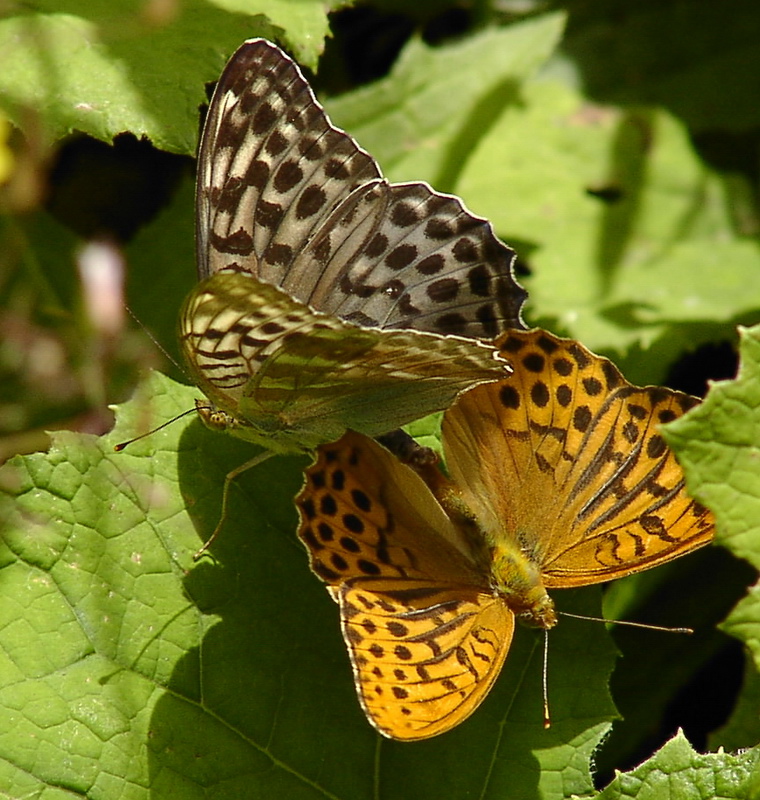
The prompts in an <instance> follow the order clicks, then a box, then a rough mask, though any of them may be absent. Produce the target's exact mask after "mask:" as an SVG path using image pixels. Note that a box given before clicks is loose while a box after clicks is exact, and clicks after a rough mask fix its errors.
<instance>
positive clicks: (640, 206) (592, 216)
mask: <svg viewBox="0 0 760 800" xmlns="http://www.w3.org/2000/svg"><path fill="white" fill-rule="evenodd" d="M521 99H522V101H523V102H522V104H521V105H520V106H512V107H510V108H507V109H505V111H504V113H502V115H501V116H500V118H499V119H498V121H497V122H496V124H495V125H494V126H493V127H492V129H491V130H490V131H489V133H488V136H486V137H485V138H484V139H483V141H482V142H481V143H480V146H479V148H478V150H477V151H476V152H475V153H474V154H473V155H472V157H471V158H470V160H469V162H468V164H467V166H466V168H465V169H464V172H463V175H462V180H461V182H460V184H459V185H458V187H457V189H458V191H461V192H462V194H463V195H464V196H465V197H466V198H467V199H468V202H470V203H471V204H472V205H473V206H475V207H476V208H477V209H478V210H480V211H481V212H482V213H484V215H485V216H487V217H488V218H489V219H491V221H492V222H493V224H494V226H495V228H496V230H497V231H498V232H499V233H500V234H501V235H502V237H503V238H504V239H505V240H506V241H513V242H516V243H518V252H520V253H521V255H523V256H524V257H525V258H526V259H527V260H528V263H529V265H530V268H531V270H532V272H533V276H532V278H531V279H530V280H528V281H526V285H527V287H528V289H529V292H530V303H529V310H528V313H527V317H528V318H529V319H530V320H531V321H532V322H542V323H544V324H545V326H546V327H549V328H556V327H557V326H558V327H559V329H560V330H562V331H564V332H567V333H569V334H570V335H572V336H574V337H576V338H578V339H580V340H581V341H582V342H583V343H584V344H585V345H586V346H588V347H590V348H591V349H592V350H597V351H599V350H602V349H607V350H610V349H615V350H618V351H625V350H627V349H628V348H630V347H631V346H632V345H634V344H640V345H642V346H644V347H647V346H651V345H653V344H654V343H659V342H660V341H662V343H663V344H662V346H661V350H660V352H658V353H657V357H658V358H659V364H660V367H659V370H658V369H657V368H656V366H655V365H656V364H657V361H656V360H655V359H654V358H652V359H651V360H649V361H647V363H646V367H647V370H646V371H644V370H642V369H641V367H640V365H637V364H636V363H635V362H632V363H631V364H630V365H624V371H625V372H626V375H627V377H629V379H630V380H633V381H635V382H639V383H641V382H656V381H658V380H661V379H662V377H663V372H662V370H663V367H664V366H665V365H667V363H668V362H670V361H672V360H674V358H675V357H676V356H677V355H678V354H679V353H680V352H681V350H682V349H684V348H689V347H693V346H695V344H698V343H699V342H701V341H705V340H707V339H710V338H713V339H714V338H715V337H716V335H721V334H722V335H723V336H731V335H732V325H731V324H730V322H727V323H726V324H725V325H724V326H722V327H719V326H718V325H717V323H715V320H720V319H723V320H731V319H737V318H738V317H740V316H741V315H742V314H744V315H749V314H751V313H753V312H756V310H757V307H758V302H757V299H756V298H755V297H753V296H752V295H751V293H749V294H748V293H747V292H746V286H747V285H748V282H750V281H751V280H753V278H754V274H755V270H756V261H757V248H756V244H755V242H754V241H751V240H746V239H742V238H741V237H737V236H736V233H735V231H734V226H733V220H732V218H731V213H730V209H729V207H728V204H727V202H726V196H725V190H724V187H723V186H722V183H721V179H720V177H719V176H718V175H716V174H715V173H713V172H712V171H711V170H709V169H708V168H707V167H705V165H704V164H703V163H701V162H700V161H699V160H698V159H697V158H696V156H695V153H694V151H693V148H692V146H691V144H690V142H689V140H688V137H687V135H686V131H685V130H684V129H683V127H682V126H681V125H680V124H679V123H678V122H677V121H676V120H674V119H673V118H672V117H669V116H668V115H667V114H665V113H663V112H661V111H655V110H651V109H650V110H647V109H640V110H627V111H626V110H619V109H614V108H600V107H595V106H592V105H590V104H589V102H588V101H587V99H586V98H584V97H583V95H581V94H580V93H578V92H577V91H575V90H574V89H571V88H569V87H568V86H566V85H563V84H562V83H560V82H558V81H556V80H550V79H548V78H536V79H534V80H532V81H529V82H527V83H526V84H525V85H524V86H523V88H522V92H521ZM505 187H509V190H508V191H505ZM605 193H608V194H610V195H611V197H609V198H608V197H607V194H605ZM519 243H523V244H522V247H521V246H520V245H519ZM728 263H730V264H731V270H730V271H727V270H725V269H721V264H728ZM687 287H688V288H687ZM637 366H639V369H638V370H637V369H636V367H637Z"/></svg>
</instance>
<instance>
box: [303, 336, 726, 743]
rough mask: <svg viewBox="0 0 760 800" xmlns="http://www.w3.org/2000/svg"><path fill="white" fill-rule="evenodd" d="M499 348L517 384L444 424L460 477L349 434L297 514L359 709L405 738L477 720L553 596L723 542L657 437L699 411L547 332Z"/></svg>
mask: <svg viewBox="0 0 760 800" xmlns="http://www.w3.org/2000/svg"><path fill="white" fill-rule="evenodd" d="M498 344H499V346H500V348H501V350H502V352H504V353H509V354H510V355H511V357H512V358H513V359H514V364H515V373H514V375H513V376H512V377H511V378H509V379H507V380H505V381H503V382H502V383H500V384H487V385H484V386H480V387H477V388H475V389H473V390H472V391H470V392H468V393H466V394H464V395H463V396H462V397H461V398H460V400H459V401H458V402H457V404H456V405H454V406H453V407H452V408H451V409H449V410H448V411H447V412H446V413H445V414H444V419H443V426H442V441H443V446H444V453H445V455H446V463H447V466H448V470H449V472H450V475H451V480H449V479H447V478H445V477H443V476H442V475H441V474H440V473H439V472H438V471H437V470H435V469H434V468H432V467H431V466H430V464H423V465H422V466H421V467H419V468H418V472H415V471H414V470H412V469H410V468H409V467H407V466H405V465H403V464H401V463H399V462H398V460H397V459H395V458H394V457H393V456H392V455H391V454H390V453H388V452H387V451H385V450H384V449H383V448H381V447H380V446H379V445H378V444H377V443H375V442H374V441H372V440H369V439H366V438H364V437H362V436H360V435H358V434H356V433H353V432H349V433H347V434H345V435H344V436H343V438H342V439H341V440H340V441H338V442H335V443H333V444H328V445H324V446H322V447H320V448H319V450H318V457H317V460H316V463H315V464H314V465H313V466H312V467H310V468H309V469H308V470H307V472H306V482H305V485H304V488H303V490H302V492H301V494H300V495H299V496H298V498H297V499H296V502H297V506H298V508H299V512H300V515H301V526H300V528H299V536H300V538H301V540H302V542H303V543H304V545H305V546H306V548H307V550H308V552H309V558H310V563H311V567H312V570H313V571H314V572H315V573H316V574H317V575H318V576H319V577H320V578H321V579H322V580H323V581H325V582H326V583H327V584H328V588H329V590H330V593H331V595H332V597H333V598H334V599H335V600H336V601H337V602H338V604H339V606H340V615H341V625H342V630H343V636H344V639H345V642H346V645H347V647H348V651H349V655H350V658H351V663H352V666H353V671H354V679H355V683H356V689H357V693H358V695H359V699H360V702H361V704H362V708H363V709H364V711H365V714H366V715H367V718H368V719H369V720H370V722H371V723H372V724H373V725H374V726H375V728H376V729H377V730H378V731H379V732H380V733H382V734H383V735H385V736H388V737H391V738H394V739H399V740H403V741H411V740H415V739H424V738H428V737H430V736H435V735H437V734H439V733H443V732H445V731H447V730H449V729H450V728H452V727H454V726H455V725H457V724H459V723H460V722H462V720H464V719H465V718H466V717H467V716H469V715H470V714H471V713H472V712H473V711H474V710H475V708H477V706H478V705H479V704H480V702H481V701H482V700H483V698H484V697H485V695H486V694H487V692H488V691H489V689H490V687H491V686H492V684H493V682H494V681H495V680H496V677H497V675H498V673H499V671H500V670H501V667H502V665H503V663H504V661H505V659H506V657H507V653H508V651H509V647H510V644H511V641H512V636H513V632H514V627H515V622H516V620H519V621H521V622H524V623H526V624H528V625H530V626H533V627H538V628H543V629H550V628H552V627H553V626H554V625H555V624H556V623H557V614H556V611H555V609H554V604H553V601H552V599H551V598H550V597H549V595H548V593H547V590H550V589H554V588H565V587H573V586H584V585H590V584H594V583H600V582H602V581H606V580H611V579H614V578H617V577H622V576H624V575H630V574H632V573H635V572H639V571H641V570H643V569H647V568H649V567H652V566H656V565H657V564H662V563H665V562H667V561H669V560H671V559H673V558H676V557H678V556H680V555H683V554H684V553H686V552H689V551H691V550H693V549H695V548H697V547H700V546H702V545H704V544H706V543H707V542H709V541H710V539H711V538H712V535H713V529H714V521H713V518H712V516H711V514H710V513H709V512H708V511H707V509H705V508H704V507H702V506H701V505H700V504H699V503H697V502H695V501H694V500H692V499H691V498H689V497H688V495H687V494H686V492H685V490H684V478H683V473H682V471H681V469H680V467H679V466H678V463H677V461H676V460H675V457H674V456H673V454H672V453H671V452H670V451H669V450H668V449H667V447H665V446H664V441H663V439H662V437H661V434H660V433H659V424H661V423H663V422H668V421H670V420H671V419H674V418H675V417H677V416H679V415H680V414H682V413H683V412H684V411H685V410H687V409H688V408H689V407H691V406H692V405H694V403H695V402H697V401H696V400H695V399H694V398H690V397H688V396H686V395H683V394H681V393H679V392H673V391H671V390H667V389H659V388H655V387H647V388H644V389H639V388H637V387H633V386H631V385H630V384H628V383H627V382H626V381H625V379H624V378H623V377H622V375H620V373H619V372H618V371H617V370H616V369H615V368H614V367H613V366H612V364H611V363H610V362H609V361H607V360H606V359H602V358H599V357H598V356H595V355H593V354H592V353H589V351H587V350H586V349H585V348H583V347H582V346H581V345H579V344H578V343H577V342H572V341H571V340H566V339H559V338H558V337H555V336H552V335H551V334H548V333H546V332H543V331H527V332H510V333H509V334H506V335H505V336H503V337H502V338H501V339H500V340H499V341H498Z"/></svg>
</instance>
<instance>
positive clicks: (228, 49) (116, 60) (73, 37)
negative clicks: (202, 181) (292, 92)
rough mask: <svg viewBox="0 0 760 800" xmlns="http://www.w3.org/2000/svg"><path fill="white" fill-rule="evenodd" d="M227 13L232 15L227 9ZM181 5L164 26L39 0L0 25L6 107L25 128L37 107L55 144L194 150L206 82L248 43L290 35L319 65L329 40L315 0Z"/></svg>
mask: <svg viewBox="0 0 760 800" xmlns="http://www.w3.org/2000/svg"><path fill="white" fill-rule="evenodd" d="M225 7H226V8H227V10H224V9H225ZM251 11H252V9H251V5H250V3H245V2H238V3H232V2H228V3H218V4H216V6H215V5H212V4H206V3H199V2H193V3H182V4H178V5H177V6H176V10H175V12H174V13H173V14H171V13H170V15H169V17H168V18H166V19H154V18H152V17H151V16H150V14H151V4H144V5H143V6H138V5H135V4H134V3H130V2H126V0H119V2H105V0H97V2H90V3H79V4H74V6H72V8H71V11H70V12H69V13H64V12H62V11H61V7H60V4H59V3H56V2H48V3H45V2H43V3H38V4H37V5H36V10H35V12H34V13H28V11H27V10H26V9H24V10H23V11H22V12H21V13H17V14H15V15H6V17H5V18H4V19H2V20H0V49H1V50H2V52H3V70H2V74H0V106H1V107H2V108H3V109H4V110H5V112H6V113H7V114H8V116H9V118H10V119H11V120H12V121H13V122H14V123H15V124H16V125H18V126H20V127H26V126H28V121H29V110H30V109H34V112H35V114H36V115H38V119H39V120H40V121H41V122H42V124H43V125H44V128H45V130H46V131H47V133H48V136H49V137H50V138H52V139H53V140H55V139H59V138H62V137H63V136H65V135H67V134H68V133H71V132H72V131H75V130H76V131H83V132H84V133H88V134H90V135H91V136H94V137H95V138H97V139H102V140H104V141H110V140H111V139H113V137H114V136H116V135H117V134H119V133H123V132H124V131H130V132H131V133H133V134H134V135H135V136H137V137H138V138H139V137H142V136H147V137H148V138H149V139H150V140H151V141H152V142H153V144H155V146H156V147H159V148H162V149H164V150H169V151H171V152H175V153H194V152H195V149H196V138H197V133H198V109H199V107H200V105H201V104H202V103H204V102H205V101H206V97H205V94H204V91H203V90H204V83H207V82H211V81H213V80H216V79H217V78H218V77H219V73H220V72H221V70H222V67H223V66H224V63H225V60H226V59H227V58H228V57H229V55H230V54H231V53H232V52H233V50H234V49H235V48H236V47H237V46H238V45H239V44H240V41H241V39H242V38H244V37H247V38H251V37H254V36H266V37H268V38H270V39H277V38H283V31H284V30H285V29H287V30H288V32H289V33H288V39H287V41H288V42H290V43H291V44H293V45H295V50H296V53H297V55H299V56H300V57H301V59H302V60H303V61H305V62H306V63H308V64H311V65H312V66H314V65H315V63H316V59H317V56H318V55H319V53H320V52H321V49H322V48H321V45H322V42H323V40H324V37H325V36H326V35H327V32H328V28H327V18H326V16H325V11H326V9H325V4H324V3H322V2H317V0H313V2H310V0H300V1H299V2H298V3H292V2H286V0H269V1H268V2H264V3H258V4H257V5H256V8H255V11H256V13H251Z"/></svg>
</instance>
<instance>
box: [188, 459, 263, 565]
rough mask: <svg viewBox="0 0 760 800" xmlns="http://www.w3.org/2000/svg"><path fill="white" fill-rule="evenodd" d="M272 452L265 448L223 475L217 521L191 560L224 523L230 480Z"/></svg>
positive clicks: (205, 546)
mask: <svg viewBox="0 0 760 800" xmlns="http://www.w3.org/2000/svg"><path fill="white" fill-rule="evenodd" d="M273 455H274V453H273V452H272V451H271V450H265V451H264V452H263V453H259V454H258V455H257V456H254V457H253V458H251V459H249V460H248V461H246V462H245V463H244V464H241V465H240V466H239V467H235V469H233V470H231V471H230V472H228V473H227V474H226V475H225V477H224V488H223V489H222V513H221V516H220V517H219V522H217V523H216V527H215V528H214V531H213V533H212V534H211V536H209V537H208V539H206V541H205V542H204V543H203V546H202V547H201V548H200V550H198V551H197V552H196V553H195V554H194V555H193V561H197V560H198V559H199V558H200V557H201V556H202V555H203V554H204V553H205V552H207V550H208V549H209V547H211V544H212V543H213V541H214V540H215V539H216V537H217V536H218V535H219V532H220V531H221V529H222V525H224V521H225V520H226V519H227V503H228V501H229V496H230V487H231V486H232V481H234V480H235V478H237V477H238V476H239V475H242V474H243V473H244V472H247V471H248V470H249V469H253V467H257V466H258V465H259V464H263V463H264V461H266V460H267V459H268V458H271V456H273Z"/></svg>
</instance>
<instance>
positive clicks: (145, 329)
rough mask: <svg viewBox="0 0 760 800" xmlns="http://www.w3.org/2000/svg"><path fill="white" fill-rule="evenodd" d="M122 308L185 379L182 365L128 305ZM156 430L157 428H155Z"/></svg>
mask: <svg viewBox="0 0 760 800" xmlns="http://www.w3.org/2000/svg"><path fill="white" fill-rule="evenodd" d="M124 308H126V309H127V313H128V314H129V316H130V317H132V319H133V320H134V321H135V323H136V325H137V326H138V327H139V328H140V329H141V330H142V332H143V333H144V334H145V335H146V336H147V337H148V338H149V339H150V340H151V342H153V344H154V345H155V346H156V349H157V350H159V351H160V352H161V353H163V355H164V358H166V360H167V361H169V362H170V363H171V364H173V365H174V366H175V367H176V368H177V369H178V370H179V371H180V372H181V373H182V374H183V375H184V376H185V377H188V375H187V370H186V369H185V368H184V366H183V365H182V364H178V363H177V360H176V359H175V358H174V356H173V355H172V354H171V353H170V352H169V351H168V350H167V349H166V348H165V347H164V346H163V345H162V344H161V342H159V341H158V339H157V338H156V337H155V336H154V335H153V332H152V331H151V330H150V328H148V327H147V326H146V325H145V324H144V323H143V321H142V320H141V319H140V318H139V317H138V316H137V314H135V312H134V311H132V309H131V308H130V307H129V306H128V305H126V304H125V306H124ZM156 430H158V428H156Z"/></svg>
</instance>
